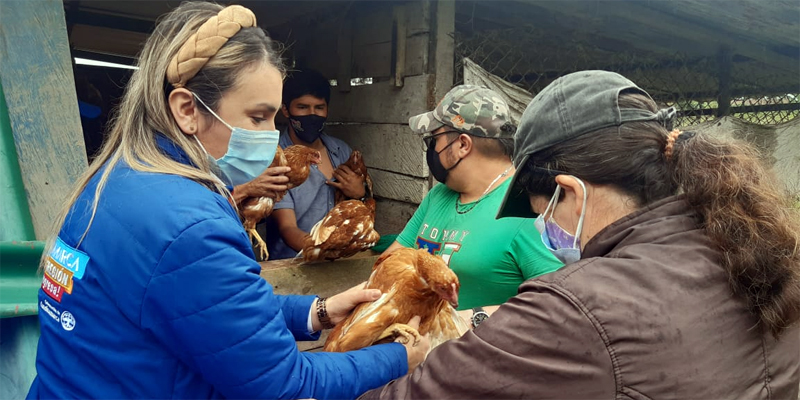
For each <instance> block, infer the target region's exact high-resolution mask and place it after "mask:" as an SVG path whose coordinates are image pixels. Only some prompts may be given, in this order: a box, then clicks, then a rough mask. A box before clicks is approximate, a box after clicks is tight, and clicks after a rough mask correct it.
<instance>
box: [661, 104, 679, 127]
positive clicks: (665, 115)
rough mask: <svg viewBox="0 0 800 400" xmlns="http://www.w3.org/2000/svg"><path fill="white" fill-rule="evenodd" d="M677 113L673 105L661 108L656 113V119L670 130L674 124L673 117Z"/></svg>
mask: <svg viewBox="0 0 800 400" xmlns="http://www.w3.org/2000/svg"><path fill="white" fill-rule="evenodd" d="M677 115H678V111H677V110H675V107H669V108H662V109H660V110H658V112H657V113H656V121H658V122H660V123H661V125H662V126H663V127H665V128H667V130H668V131H671V130H672V128H673V127H674V125H675V117H677Z"/></svg>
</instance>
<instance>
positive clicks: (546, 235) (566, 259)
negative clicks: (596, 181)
mask: <svg viewBox="0 0 800 400" xmlns="http://www.w3.org/2000/svg"><path fill="white" fill-rule="evenodd" d="M572 178H575V177H574V176H573V177H572ZM575 180H577V181H578V183H580V185H581V188H583V210H581V216H580V218H578V228H577V230H576V232H575V234H574V235H573V234H571V233H569V232H567V231H566V230H564V228H562V227H560V226H559V225H558V224H557V223H556V221H555V220H554V219H553V216H552V214H550V218H548V219H547V220H545V216H546V215H548V214H549V213H550V210H551V209H552V210H555V208H556V204H557V203H558V198H559V195H560V194H561V186H556V192H555V194H553V197H552V198H551V199H550V202H549V203H548V204H547V209H545V210H544V212H543V213H541V214H539V216H538V217H536V220H535V221H533V225H534V226H535V227H536V230H537V231H539V234H540V235H541V238H542V243H544V246H545V247H546V248H547V250H549V251H550V252H551V253H553V255H554V256H555V257H556V258H558V259H559V260H561V262H563V263H564V264H565V265H566V264H572V263H574V262H576V261H578V260H580V259H581V243H580V237H581V236H580V235H581V231H582V230H583V218H584V217H585V216H586V185H585V184H584V183H583V181H582V180H580V179H578V178H575Z"/></svg>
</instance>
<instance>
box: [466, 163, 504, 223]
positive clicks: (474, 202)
mask: <svg viewBox="0 0 800 400" xmlns="http://www.w3.org/2000/svg"><path fill="white" fill-rule="evenodd" d="M513 166H514V165H513V164H512V165H509V166H508V168H506V170H505V171H503V172H502V173H501V174H500V175H497V178H494V180H493V181H492V183H490V184H489V186H488V187H486V190H484V191H483V194H482V195H481V197H479V198H478V200H475V201H473V202H472V203H470V207H469V208H467V209H466V210H459V209H458V198H459V197H460V196H456V212H457V213H459V214H466V213H468V212H470V211H472V209H474V208H475V206H477V205H478V203H480V202H481V200H483V199H484V198H485V197H486V194H487V193H489V190H490V189H491V188H492V186H494V184H495V183H497V181H499V180H500V179H502V178H503V177H504V176H506V175H508V171H510V170H511V167H513Z"/></svg>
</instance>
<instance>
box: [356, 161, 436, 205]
mask: <svg viewBox="0 0 800 400" xmlns="http://www.w3.org/2000/svg"><path fill="white" fill-rule="evenodd" d="M369 174H370V176H371V177H372V182H373V187H374V189H375V196H378V197H383V198H386V199H392V200H399V201H404V202H406V203H414V204H419V203H422V199H423V198H424V197H425V195H426V194H427V193H428V180H427V179H423V178H415V177H413V176H408V175H401V174H397V173H394V172H389V171H383V170H380V169H374V168H370V169H369Z"/></svg>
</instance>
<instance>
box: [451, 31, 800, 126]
mask: <svg viewBox="0 0 800 400" xmlns="http://www.w3.org/2000/svg"><path fill="white" fill-rule="evenodd" d="M548 35H549V39H550V40H541V38H544V37H548ZM552 38H553V33H552V32H544V31H541V30H537V29H536V28H534V27H526V26H520V27H514V28H507V29H497V30H481V31H479V32H476V31H473V32H461V31H457V32H456V33H455V41H456V49H455V50H456V51H455V56H456V60H455V68H456V70H455V77H456V82H457V83H462V82H463V59H464V58H465V57H466V58H469V59H471V60H472V61H473V62H475V63H477V64H478V65H480V66H481V67H483V68H484V69H486V70H487V71H489V72H491V73H493V74H494V75H497V76H499V77H501V78H503V79H505V80H506V81H508V82H510V83H512V84H515V85H517V86H519V87H521V88H523V89H525V90H527V91H529V92H530V93H532V94H536V93H538V92H539V91H540V90H542V89H543V88H544V87H545V86H547V85H548V84H549V83H550V82H552V81H553V80H555V79H556V78H558V77H560V76H562V75H566V74H569V73H571V72H575V71H580V70H586V69H604V70H609V71H614V72H618V73H620V74H622V75H624V76H626V77H627V78H629V79H631V80H632V81H634V82H636V83H637V84H638V85H639V86H641V87H642V88H644V89H645V90H647V91H648V92H649V93H650V95H651V96H652V97H653V99H654V100H655V101H656V102H658V103H659V104H660V105H661V106H675V107H676V108H677V109H678V111H679V114H678V116H679V117H678V121H677V124H678V126H689V125H694V124H698V123H702V122H707V121H711V120H714V119H715V118H717V117H718V116H719V115H727V114H730V115H734V116H735V117H738V118H741V119H743V120H746V121H749V122H753V123H757V124H762V125H773V124H780V123H784V122H787V121H790V120H792V119H794V118H797V117H798V115H800V86H798V84H797V81H798V79H797V74H795V76H793V77H792V76H787V75H786V74H782V73H775V74H773V75H769V74H765V73H764V71H770V70H771V69H769V66H765V65H759V64H758V63H757V62H755V61H753V60H737V59H736V57H733V58H731V59H730V62H729V63H725V65H727V68H728V71H729V72H722V71H721V68H724V67H725V65H723V62H721V61H720V60H721V57H720V56H719V55H714V56H711V57H706V58H689V57H687V56H685V55H682V54H680V53H677V52H676V53H675V54H674V55H672V56H670V57H665V56H664V54H663V53H662V54H658V55H654V54H648V53H643V52H633V51H631V50H629V49H627V48H626V46H625V45H624V43H618V44H616V47H618V48H619V49H618V50H609V49H608V48H606V49H600V48H597V47H596V46H593V45H590V44H588V43H590V41H589V40H581V37H579V36H577V37H576V36H574V35H573V36H571V37H569V38H567V39H565V40H564V41H562V42H560V43H558V44H557V45H556V44H553V42H554V41H553V40H552ZM614 45H615V44H614V43H611V44H610V46H608V47H609V48H613V47H614ZM754 71H758V72H759V73H758V74H757V76H760V77H763V78H759V79H758V81H757V82H754V81H753V79H752V77H753V76H755V75H756V74H754ZM721 77H723V78H721ZM725 77H727V78H725ZM721 79H724V80H726V82H723V83H724V84H725V85H723V86H727V87H728V88H729V90H727V96H728V99H729V105H728V107H727V109H725V108H724V107H723V109H720V107H719V104H718V103H719V100H720V95H719V93H720V92H721V85H720V80H721ZM787 82H789V83H788V84H787Z"/></svg>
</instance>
